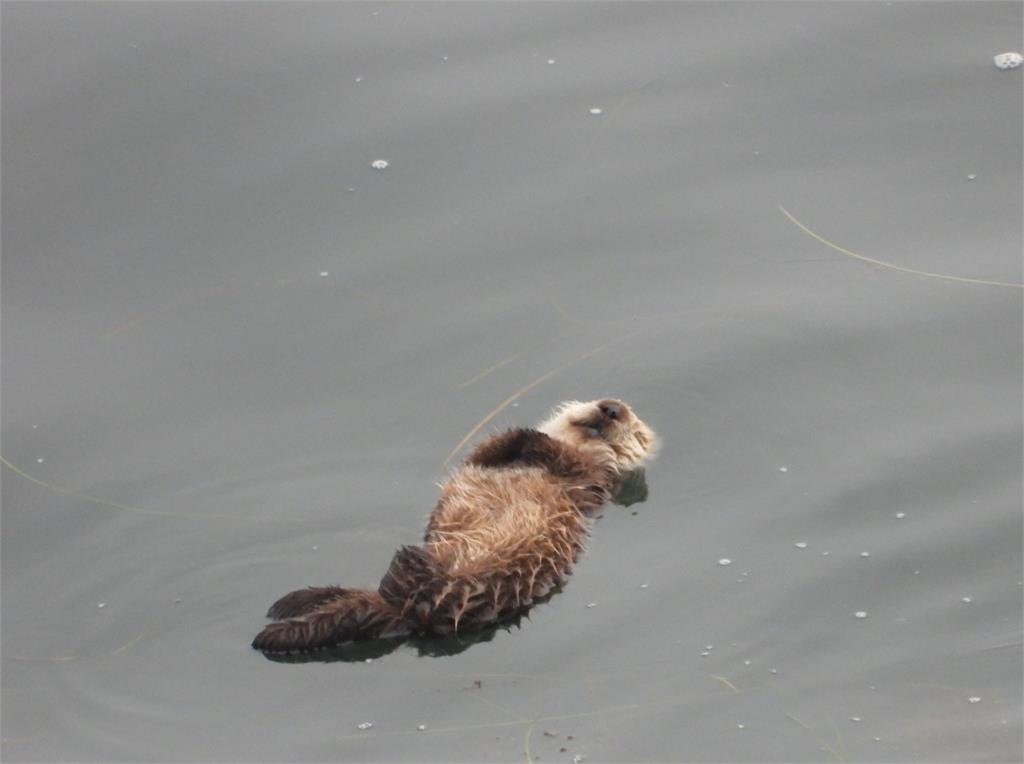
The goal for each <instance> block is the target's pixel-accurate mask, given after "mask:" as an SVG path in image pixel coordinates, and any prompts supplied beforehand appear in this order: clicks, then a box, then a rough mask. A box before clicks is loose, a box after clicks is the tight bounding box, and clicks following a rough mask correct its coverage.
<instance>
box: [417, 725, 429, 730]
mask: <svg viewBox="0 0 1024 764" xmlns="http://www.w3.org/2000/svg"><path fill="white" fill-rule="evenodd" d="M426 728H427V725H426V724H417V725H416V731H417V732H423V730H425V729H426Z"/></svg>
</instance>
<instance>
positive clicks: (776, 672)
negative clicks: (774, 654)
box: [768, 669, 779, 674]
mask: <svg viewBox="0 0 1024 764" xmlns="http://www.w3.org/2000/svg"><path fill="white" fill-rule="evenodd" d="M768 673H769V674H778V673H779V670H778V669H768Z"/></svg>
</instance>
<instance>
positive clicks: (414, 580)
mask: <svg viewBox="0 0 1024 764" xmlns="http://www.w3.org/2000/svg"><path fill="white" fill-rule="evenodd" d="M656 446H657V436H656V435H655V434H654V432H653V430H651V428H650V427H648V426H647V425H646V424H644V422H643V421H641V420H640V418H639V417H637V415H636V414H634V413H633V410H632V409H631V408H630V407H629V406H627V405H626V404H625V403H623V402H622V401H619V400H614V399H605V400H598V401H589V402H585V403H584V402H580V401H569V402H568V403H563V404H562V405H560V406H559V407H557V408H556V409H555V411H554V412H553V413H552V415H551V416H550V418H548V419H547V420H546V421H544V422H543V423H541V424H540V425H539V426H538V427H537V428H536V429H527V428H515V429H510V430H508V431H506V432H503V433H500V434H497V435H493V436H491V437H489V438H487V439H486V440H484V441H483V442H482V443H480V444H479V445H478V446H476V448H474V449H473V450H472V451H471V452H470V454H469V456H468V457H467V458H466V460H465V461H464V462H463V463H462V465H460V466H459V467H458V469H456V470H455V471H454V472H453V473H452V475H451V477H450V478H449V479H448V481H447V482H446V483H445V484H444V485H443V486H442V488H441V498H440V499H439V500H438V502H437V506H436V507H435V508H434V511H433V512H432V513H431V515H430V521H429V522H428V523H427V530H426V534H425V537H424V543H423V545H422V546H405V547H402V548H401V549H399V550H398V552H396V553H395V556H394V559H393V560H392V561H391V566H390V568H389V569H388V572H387V573H386V574H385V575H384V578H383V579H382V580H381V582H380V585H379V586H378V587H377V589H376V590H370V589H343V588H341V587H337V586H328V587H311V588H309V589H300V590H298V591H295V592H292V593H291V594H286V595H285V596H284V597H282V598H281V599H279V600H278V601H277V602H275V603H274V604H273V605H271V607H270V610H269V611H268V613H267V617H269V618H273V619H274V620H275V621H276V623H271V624H269V625H268V626H266V627H265V628H264V629H263V631H261V632H260V633H259V635H257V637H256V639H255V640H253V643H252V646H253V647H254V648H256V649H257V650H262V651H264V652H266V653H292V652H307V651H311V650H318V649H322V648H328V647H334V646H337V645H341V644H343V643H347V642H352V641H356V640H366V639H378V638H393V637H404V636H408V635H412V634H419V635H423V634H451V633H453V632H462V631H469V630H475V629H480V628H484V627H486V626H488V625H492V624H494V623H496V622H500V621H502V620H505V619H508V618H511V617H514V616H515V615H517V614H519V613H521V612H523V611H524V610H525V609H526V608H528V607H529V606H530V605H531V604H532V603H533V602H534V601H535V600H537V599H538V598H541V597H544V596H545V595H547V594H548V593H549V592H550V591H552V589H553V588H554V587H556V586H558V585H559V584H562V583H564V581H565V579H566V576H567V575H568V573H569V571H570V568H571V567H572V565H573V563H574V562H576V559H577V558H578V557H579V555H580V553H581V552H582V551H583V548H584V542H585V541H586V538H587V534H588V532H589V530H590V517H591V515H592V514H593V512H594V511H595V510H596V509H597V508H598V507H600V506H601V505H602V504H604V502H605V501H607V500H608V499H609V498H610V497H611V495H612V492H613V491H614V490H615V488H616V485H617V483H618V482H619V481H620V480H621V479H622V476H623V475H625V474H626V473H627V472H629V471H630V470H634V469H636V468H638V467H640V466H641V465H642V464H643V463H644V461H645V460H647V459H648V458H649V457H650V456H651V455H652V454H653V453H654V450H655V448H656Z"/></svg>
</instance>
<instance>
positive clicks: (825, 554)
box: [821, 552, 832, 557]
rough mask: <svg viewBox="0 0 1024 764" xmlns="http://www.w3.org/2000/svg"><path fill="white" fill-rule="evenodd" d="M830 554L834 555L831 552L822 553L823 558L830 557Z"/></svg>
mask: <svg viewBox="0 0 1024 764" xmlns="http://www.w3.org/2000/svg"><path fill="white" fill-rule="evenodd" d="M830 554H832V553H831V552H822V553H821V556H822V557H828V556H829V555H830Z"/></svg>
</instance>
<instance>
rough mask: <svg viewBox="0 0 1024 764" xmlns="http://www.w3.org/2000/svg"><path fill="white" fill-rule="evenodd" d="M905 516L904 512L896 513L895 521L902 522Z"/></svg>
mask: <svg viewBox="0 0 1024 764" xmlns="http://www.w3.org/2000/svg"><path fill="white" fill-rule="evenodd" d="M906 516H907V513H906V512H897V513H896V519H897V520H902V519H903V518H904V517H906Z"/></svg>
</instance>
